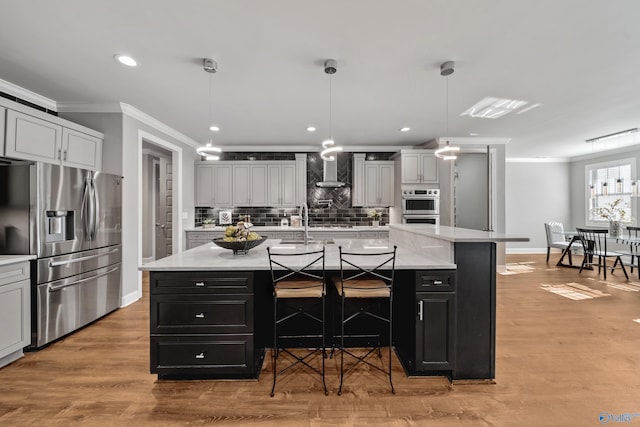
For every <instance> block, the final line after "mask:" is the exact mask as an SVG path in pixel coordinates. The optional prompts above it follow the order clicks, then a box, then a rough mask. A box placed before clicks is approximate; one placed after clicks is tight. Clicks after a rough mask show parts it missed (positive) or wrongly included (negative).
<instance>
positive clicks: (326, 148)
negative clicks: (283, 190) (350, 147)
mask: <svg viewBox="0 0 640 427" xmlns="http://www.w3.org/2000/svg"><path fill="white" fill-rule="evenodd" d="M337 71H338V62H337V61H336V60H335V59H327V60H326V61H324V72H325V73H326V74H328V75H329V139H326V140H324V141H322V151H321V152H320V157H321V158H322V160H324V161H326V162H333V161H334V160H335V159H336V157H335V156H332V154H333V153H337V152H339V151H342V147H341V146H339V145H335V144H336V143H335V141H334V140H333V121H332V119H333V117H332V115H331V102H332V99H331V75H332V74H335V73H336V72H337Z"/></svg>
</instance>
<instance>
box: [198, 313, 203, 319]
mask: <svg viewBox="0 0 640 427" xmlns="http://www.w3.org/2000/svg"><path fill="white" fill-rule="evenodd" d="M196 318H197V319H204V313H198V314H196Z"/></svg>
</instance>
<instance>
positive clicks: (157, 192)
mask: <svg viewBox="0 0 640 427" xmlns="http://www.w3.org/2000/svg"><path fill="white" fill-rule="evenodd" d="M142 158H143V161H142V162H143V188H145V189H146V191H144V192H143V198H142V199H143V216H144V218H148V220H147V221H145V222H144V225H143V233H142V241H143V242H142V260H143V262H150V261H154V260H157V259H161V258H164V257H166V256H168V255H171V254H172V253H173V194H172V191H173V180H172V177H173V173H172V169H173V168H172V153H171V152H169V151H167V150H164V149H162V148H160V147H158V146H155V145H153V144H150V143H148V142H144V143H143V151H142Z"/></svg>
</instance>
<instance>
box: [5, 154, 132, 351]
mask: <svg viewBox="0 0 640 427" xmlns="http://www.w3.org/2000/svg"><path fill="white" fill-rule="evenodd" d="M121 217H122V178H121V177H119V176H115V175H110V174H105V173H101V172H94V171H88V170H83V169H76V168H69V167H62V166H58V165H51V164H45V163H24V162H6V163H0V254H33V255H36V257H37V259H36V260H35V261H32V268H31V281H32V288H31V300H32V304H31V309H32V315H31V317H32V322H31V324H32V343H31V348H32V349H35V348H39V347H42V346H44V345H46V344H48V343H49V342H51V341H53V340H55V339H57V338H59V337H62V336H64V335H66V334H68V333H70V332H72V331H74V330H76V329H78V328H80V327H82V326H84V325H86V324H88V323H91V322H92V321H94V320H96V319H98V318H100V317H101V316H104V315H105V314H107V313H109V312H111V311H113V310H115V309H117V308H118V307H119V306H120V301H121V294H122V286H121V259H122V250H121V241H122V238H121Z"/></svg>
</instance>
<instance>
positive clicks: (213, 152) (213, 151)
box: [196, 58, 222, 160]
mask: <svg viewBox="0 0 640 427" xmlns="http://www.w3.org/2000/svg"><path fill="white" fill-rule="evenodd" d="M202 66H203V68H204V71H206V72H207V73H209V117H213V98H212V97H211V77H212V75H213V74H214V73H215V72H216V71H218V63H217V62H216V61H214V60H213V59H211V58H204V59H203V60H202ZM214 129H215V130H218V127H217V126H215V125H211V126H209V142H207V145H205V146H204V147H198V148H197V149H196V152H197V153H198V154H200V155H201V156H204V158H205V160H220V156H219V155H218V154H219V153H221V152H222V149H221V148H219V147H214V146H213V135H212V134H211V132H213V131H214Z"/></svg>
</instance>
